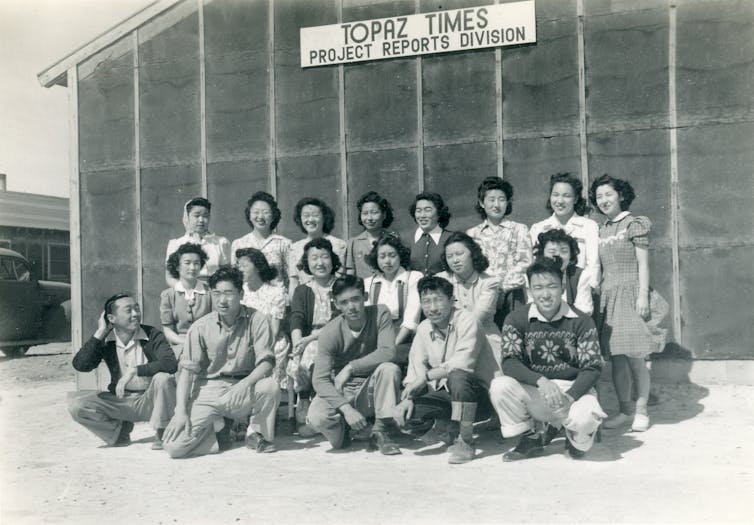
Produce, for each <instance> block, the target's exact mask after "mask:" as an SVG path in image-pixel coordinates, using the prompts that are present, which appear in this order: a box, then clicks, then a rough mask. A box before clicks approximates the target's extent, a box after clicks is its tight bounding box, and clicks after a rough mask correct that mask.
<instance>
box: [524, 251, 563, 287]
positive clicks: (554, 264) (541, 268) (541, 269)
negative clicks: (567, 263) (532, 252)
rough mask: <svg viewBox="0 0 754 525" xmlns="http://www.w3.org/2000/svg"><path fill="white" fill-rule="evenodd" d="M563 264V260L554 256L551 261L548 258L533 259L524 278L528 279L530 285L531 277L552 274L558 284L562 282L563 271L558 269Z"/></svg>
mask: <svg viewBox="0 0 754 525" xmlns="http://www.w3.org/2000/svg"><path fill="white" fill-rule="evenodd" d="M562 264H563V259H561V258H560V256H555V257H553V258H552V259H550V258H548V257H540V258H538V259H534V262H533V263H532V265H531V266H529V269H528V270H526V277H528V278H529V282H530V283H531V278H532V276H533V275H542V274H546V273H549V274H552V275H555V276H557V278H558V282H559V283H562V282H563V270H562V269H561V268H560V267H561V265H562Z"/></svg>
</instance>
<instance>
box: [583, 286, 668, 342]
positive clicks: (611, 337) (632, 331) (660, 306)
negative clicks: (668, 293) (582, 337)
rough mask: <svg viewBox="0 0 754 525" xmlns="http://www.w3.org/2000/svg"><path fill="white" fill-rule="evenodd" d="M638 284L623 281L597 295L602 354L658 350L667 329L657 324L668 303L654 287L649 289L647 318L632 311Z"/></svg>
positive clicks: (666, 309) (664, 314)
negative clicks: (598, 297) (598, 298)
mask: <svg viewBox="0 0 754 525" xmlns="http://www.w3.org/2000/svg"><path fill="white" fill-rule="evenodd" d="M637 296H638V283H635V282H633V283H632V282H626V283H621V284H618V285H617V286H614V287H612V288H608V289H603V290H602V294H601V296H600V323H599V326H598V328H599V334H600V346H601V348H602V355H603V356H604V357H609V356H611V355H625V356H628V357H646V356H648V355H649V354H651V353H653V352H660V351H662V349H663V347H664V346H665V338H666V337H667V330H666V329H664V328H661V327H660V326H659V324H660V322H661V321H662V320H663V319H664V318H665V316H667V315H668V310H669V306H668V303H667V301H665V299H663V298H662V296H661V295H660V294H658V293H657V292H656V291H655V290H653V289H651V288H650V290H649V319H647V320H644V319H642V318H641V316H639V314H638V313H637V312H636V297H637Z"/></svg>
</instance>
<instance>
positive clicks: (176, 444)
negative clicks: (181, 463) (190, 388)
mask: <svg viewBox="0 0 754 525" xmlns="http://www.w3.org/2000/svg"><path fill="white" fill-rule="evenodd" d="M236 383H238V379H231V378H218V379H201V380H197V381H196V385H195V387H194V393H193V395H192V396H191V397H192V400H193V401H192V402H191V403H190V413H189V418H190V419H191V433H190V434H187V433H186V432H185V430H182V431H181V432H180V433H179V434H178V436H177V437H175V438H174V439H171V440H170V441H165V442H163V444H162V446H163V448H164V449H165V450H166V451H167V453H168V454H170V457H173V458H182V457H187V456H201V455H204V454H210V453H213V452H217V451H218V450H219V449H218V445H217V439H216V437H215V425H216V424H217V426H218V427H219V428H222V424H221V423H222V418H224V417H227V418H230V419H237V420H241V419H245V418H246V416H248V415H249V414H251V421H250V423H249V429H250V431H252V432H259V433H260V434H262V435H263V436H264V438H265V439H266V440H267V441H270V442H271V441H273V440H274V439H275V413H276V412H277V408H278V404H279V403H280V388H279V387H278V385H277V383H276V382H275V380H274V379H273V378H272V377H265V378H262V379H260V380H259V381H258V382H257V384H256V385H254V389H253V391H252V392H248V393H247V394H246V395H245V396H244V397H243V399H242V400H241V402H240V403H238V404H233V403H231V401H230V395H229V392H230V389H231V388H232V387H233V385H235V384H236ZM197 389H198V392H197Z"/></svg>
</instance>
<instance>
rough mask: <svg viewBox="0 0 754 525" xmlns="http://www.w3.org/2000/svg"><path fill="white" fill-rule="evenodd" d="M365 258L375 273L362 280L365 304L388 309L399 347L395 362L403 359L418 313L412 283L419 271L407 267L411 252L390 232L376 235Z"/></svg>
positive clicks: (416, 280) (414, 287)
mask: <svg viewBox="0 0 754 525" xmlns="http://www.w3.org/2000/svg"><path fill="white" fill-rule="evenodd" d="M365 259H366V262H367V263H368V264H369V265H370V266H371V267H372V268H374V270H375V272H376V273H375V274H374V275H372V276H371V277H367V278H366V279H365V280H364V288H365V290H366V293H367V297H368V301H367V304H382V305H385V306H387V308H388V310H390V315H391V316H392V318H393V326H394V327H395V332H396V334H397V336H396V338H395V344H396V346H397V347H398V348H399V356H398V357H399V362H400V363H403V362H406V361H407V360H408V346H409V345H408V343H410V342H411V338H412V337H413V335H414V332H416V327H417V325H418V324H419V318H420V316H421V306H420V305H419V293H418V292H417V290H416V285H417V283H418V282H419V279H421V278H422V273H421V272H416V271H412V270H407V268H410V266H409V265H410V264H411V251H410V250H409V249H408V248H407V247H406V246H404V245H403V243H402V242H401V240H400V238H399V237H398V236H397V235H394V234H392V233H387V234H385V235H383V236H382V237H380V238H379V240H378V241H377V242H376V243H375V245H374V246H373V247H372V251H371V252H369V254H368V255H367V256H366V258H365ZM404 354H405V355H404Z"/></svg>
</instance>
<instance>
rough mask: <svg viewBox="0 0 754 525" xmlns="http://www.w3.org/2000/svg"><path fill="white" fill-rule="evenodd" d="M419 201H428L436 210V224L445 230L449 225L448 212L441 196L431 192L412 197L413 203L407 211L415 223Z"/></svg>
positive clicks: (449, 215)
mask: <svg viewBox="0 0 754 525" xmlns="http://www.w3.org/2000/svg"><path fill="white" fill-rule="evenodd" d="M419 201H429V202H431V203H432V204H433V205H434V206H435V209H437V224H439V225H440V228H445V227H446V226H447V225H448V224H449V223H450V217H451V214H450V210H449V209H448V207H447V206H445V201H443V200H442V195H440V194H439V193H432V192H431V191H423V192H421V193H419V194H418V195H417V196H416V197H414V202H412V203H411V206H409V208H408V211H409V213H411V218H412V219H414V222H416V204H417V203H418V202H419Z"/></svg>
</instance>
